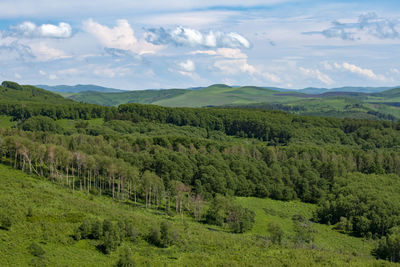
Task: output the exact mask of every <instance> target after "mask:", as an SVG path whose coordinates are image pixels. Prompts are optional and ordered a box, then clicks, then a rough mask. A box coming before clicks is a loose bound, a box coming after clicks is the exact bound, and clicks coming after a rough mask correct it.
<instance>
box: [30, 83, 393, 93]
mask: <svg viewBox="0 0 400 267" xmlns="http://www.w3.org/2000/svg"><path fill="white" fill-rule="evenodd" d="M36 87H39V88H42V89H45V90H48V91H52V92H57V93H81V92H87V91H92V92H101V93H122V92H129V91H148V90H171V89H165V88H160V89H145V90H122V89H117V88H110V87H103V86H99V85H94V84H77V85H54V86H50V85H36ZM208 87H229V88H239V87H242V86H228V85H225V84H214V85H211V86H208ZM399 87H400V86H399ZM204 88H207V87H189V88H182V89H186V90H193V91H199V90H202V89H204ZM259 88H265V89H270V90H274V91H278V92H298V93H303V94H312V95H315V94H323V93H327V92H357V93H380V92H383V91H386V90H391V89H395V88H398V87H395V86H394V87H357V86H345V87H338V88H330V89H329V88H317V87H307V88H303V89H288V88H280V87H269V86H261V87H259Z"/></svg>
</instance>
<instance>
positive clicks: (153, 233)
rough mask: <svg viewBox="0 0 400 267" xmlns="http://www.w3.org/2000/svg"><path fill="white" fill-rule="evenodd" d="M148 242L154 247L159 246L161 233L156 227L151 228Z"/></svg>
mask: <svg viewBox="0 0 400 267" xmlns="http://www.w3.org/2000/svg"><path fill="white" fill-rule="evenodd" d="M148 240H149V242H150V243H152V244H153V245H155V246H161V231H160V228H159V227H158V226H153V227H152V228H151V230H150V234H149V238H148Z"/></svg>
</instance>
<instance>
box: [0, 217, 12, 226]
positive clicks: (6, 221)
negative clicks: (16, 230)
mask: <svg viewBox="0 0 400 267" xmlns="http://www.w3.org/2000/svg"><path fill="white" fill-rule="evenodd" d="M11 225H12V220H11V217H10V216H9V215H7V214H0V229H4V230H9V229H10V227H11Z"/></svg>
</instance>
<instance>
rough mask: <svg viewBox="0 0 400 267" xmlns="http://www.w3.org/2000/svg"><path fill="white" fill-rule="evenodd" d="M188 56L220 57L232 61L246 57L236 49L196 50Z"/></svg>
mask: <svg viewBox="0 0 400 267" xmlns="http://www.w3.org/2000/svg"><path fill="white" fill-rule="evenodd" d="M189 54H190V55H208V56H221V57H224V58H232V59H245V58H247V55H246V54H245V53H243V52H242V51H241V50H240V49H237V48H218V49H217V50H196V51H192V52H190V53H189Z"/></svg>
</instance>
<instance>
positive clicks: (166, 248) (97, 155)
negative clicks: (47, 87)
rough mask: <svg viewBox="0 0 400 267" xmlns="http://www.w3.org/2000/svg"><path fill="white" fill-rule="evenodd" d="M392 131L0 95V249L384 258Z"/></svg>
mask: <svg viewBox="0 0 400 267" xmlns="http://www.w3.org/2000/svg"><path fill="white" fill-rule="evenodd" d="M217 87H218V88H217V89H218V90H220V92H219V94H223V93H225V92H230V91H232V90H235V93H236V94H238V95H239V94H240V92H241V90H243V89H244V90H254V92H257V90H259V89H258V88H251V87H249V88H231V87H228V86H217ZM208 90H213V88H208ZM266 91H267V92H268V90H266ZM3 107H4V108H3ZM398 129H399V123H397V122H389V121H371V120H354V119H336V118H326V117H309V116H299V115H293V114H288V113H285V112H282V111H270V110H254V109H252V110H248V109H239V108H169V107H162V106H156V105H142V104H125V105H120V106H119V107H118V108H116V107H106V106H99V105H93V104H82V103H76V102H75V103H72V104H61V105H60V104H47V105H44V104H40V105H39V104H37V103H27V104H25V105H20V104H12V103H10V104H7V105H6V104H4V105H2V108H1V109H0V155H1V158H0V160H1V161H2V162H3V164H7V165H8V167H7V168H6V167H4V166H3V167H0V178H1V177H2V175H3V178H4V182H3V183H1V181H0V189H1V188H2V189H1V190H3V191H2V192H0V201H1V199H2V198H5V200H4V201H2V202H1V205H0V242H4V243H3V244H4V245H2V244H0V249H1V248H3V247H6V248H7V249H6V250H4V251H3V252H1V254H4V255H6V256H4V257H3V258H4V261H7V264H8V263H10V262H12V260H11V258H12V256H13V255H18V257H17V258H18V260H20V262H18V265H24V264H25V265H26V262H28V261H29V262H31V264H32V265H39V266H43V265H45V263H46V264H47V263H48V265H50V266H52V265H54V262H56V261H58V262H62V263H64V262H65V263H67V262H71V263H70V264H71V265H72V263H74V264H75V262H77V264H76V265H78V264H79V265H83V264H84V263H85V262H89V265H90V260H96V261H101V262H104V264H105V265H108V266H109V265H112V264H114V263H115V262H116V261H117V260H119V259H120V260H129V259H130V258H131V257H133V258H134V259H135V261H137V262H138V264H139V265H146V262H147V263H149V265H160V264H163V263H169V264H171V265H195V266H197V265H199V262H201V263H202V264H203V265H204V264H205V265H212V266H214V265H220V264H221V265H222V263H224V264H226V263H229V264H231V265H238V266H240V265H243V264H244V263H247V264H249V265H254V266H263V265H265V262H267V263H270V264H271V265H285V264H287V265H293V264H294V263H297V264H299V265H307V266H310V265H311V266H312V265H321V264H325V265H339V266H342V265H345V264H349V265H359V266H365V265H367V266H368V265H374V264H375V263H377V262H376V261H375V260H373V257H376V258H380V259H386V260H391V261H397V262H398V261H400V259H398V258H396V255H397V254H395V253H396V251H392V250H390V249H389V250H388V248H390V247H393V246H397V245H398V240H400V239H399V238H398V237H399V234H400V233H399V232H398V231H397V229H398V227H399V226H400V191H399V188H400V184H399V181H400V179H399V175H400V168H399V166H400V154H399V151H398V148H399V147H400V132H399V131H398ZM11 167H12V168H13V169H11ZM1 168H3V169H1ZM19 176H22V177H23V178H21V179H27V180H29V179H31V180H30V181H32V183H29V184H24V183H22V182H21V181H20V180H21V179H19V178H17V177H19ZM28 176H30V178H29V177H28ZM32 179H33V180H32ZM33 181H36V182H33ZM15 183H16V185H15ZM35 183H39V184H40V186H39V187H40V189H34V188H35V186H34V184H35ZM8 189H9V190H10V191H9V192H8V193H7V190H8ZM28 203H29V205H27V204H28ZM44 203H45V204H44ZM71 203H73V204H71ZM30 206H31V207H30ZM61 229H62V230H61ZM10 240H15V241H13V242H11V241H10ZM10 244H11V245H10ZM232 244H234V245H232ZM126 247H129V249H128V250H127V248H126ZM14 250H16V251H14ZM8 251H11V254H8ZM129 251H130V252H129ZM124 253H125V254H126V255H125V256H124ZM120 254H122V256H121V257H122V258H120V256H119V255H120ZM277 254H278V255H279V257H278V259H276V258H274V257H273V256H272V255H275V256H276V255H277ZM64 255H65V256H64ZM232 255H235V256H234V257H232ZM86 258H90V259H88V260H86V261H85V259H86ZM387 264H389V263H388V262H387ZM64 265H65V264H64Z"/></svg>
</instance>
